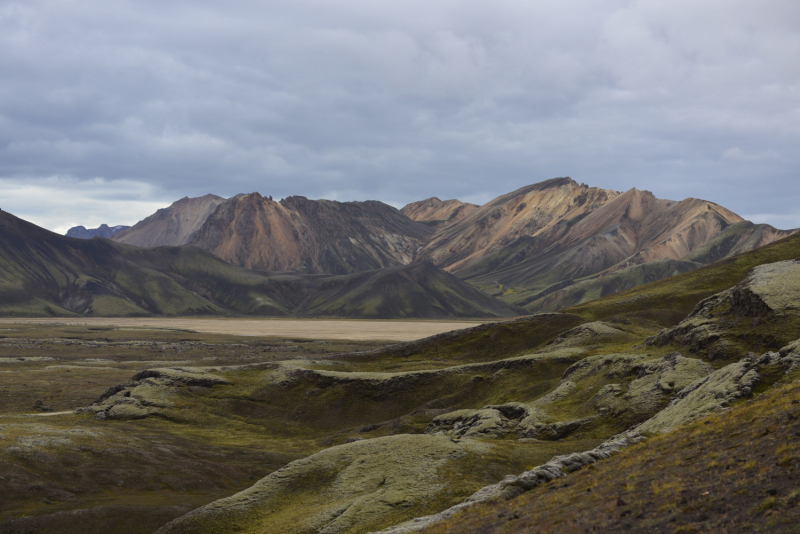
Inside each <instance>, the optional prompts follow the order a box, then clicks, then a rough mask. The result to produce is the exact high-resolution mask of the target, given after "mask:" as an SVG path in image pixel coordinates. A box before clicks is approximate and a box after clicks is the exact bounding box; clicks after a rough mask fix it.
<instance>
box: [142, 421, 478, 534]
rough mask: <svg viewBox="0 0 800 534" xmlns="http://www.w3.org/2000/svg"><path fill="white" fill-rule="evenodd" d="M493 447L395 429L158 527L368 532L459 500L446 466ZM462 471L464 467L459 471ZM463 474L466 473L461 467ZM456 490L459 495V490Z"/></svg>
mask: <svg viewBox="0 0 800 534" xmlns="http://www.w3.org/2000/svg"><path fill="white" fill-rule="evenodd" d="M490 449H491V446H489V445H485V444H481V443H478V442H471V441H468V440H466V441H461V442H458V443H456V442H454V441H452V440H450V439H448V438H446V437H444V436H414V435H399V436H388V437H385V438H378V439H372V440H368V441H357V442H354V443H349V444H346V445H339V446H337V447H331V448H329V449H326V450H324V451H322V452H319V453H317V454H315V455H313V456H310V457H308V458H305V459H303V460H297V461H295V462H292V463H290V464H289V465H287V466H286V467H284V468H282V469H280V470H278V471H276V472H274V473H272V474H271V475H269V476H267V477H266V478H264V479H262V480H260V481H259V482H258V483H257V484H255V485H254V486H253V487H251V488H249V489H247V490H245V491H242V492H240V493H237V494H236V495H233V496H231V497H228V498H227V499H222V500H219V501H216V502H214V503H211V504H209V505H206V506H204V507H202V508H200V509H198V510H195V511H194V512H192V513H190V514H187V515H186V516H184V517H181V518H180V519H177V520H175V521H172V522H171V523H169V524H168V525H166V526H164V527H163V528H161V529H159V530H158V531H157V532H158V533H159V534H179V533H193V534H202V533H212V532H213V533H217V532H226V533H230V534H235V533H241V534H250V533H253V534H255V533H259V534H268V533H273V532H274V533H281V534H283V533H311V532H324V533H326V534H336V533H339V532H368V531H370V530H375V529H376V528H381V527H385V526H388V525H390V524H392V523H393V522H394V521H397V520H398V519H399V518H403V517H404V516H406V513H404V512H405V510H407V509H408V508H410V507H415V508H416V509H417V510H419V511H421V512H422V511H424V510H426V509H427V510H431V509H435V508H436V506H437V505H438V506H441V505H443V504H446V503H447V502H448V501H449V502H451V503H454V502H457V501H456V499H458V496H460V497H461V498H463V497H464V496H465V495H464V491H463V488H464V487H467V486H474V482H473V481H471V480H469V478H468V477H461V478H460V479H459V483H460V484H461V485H462V488H459V489H458V490H457V491H455V492H454V491H452V488H450V483H452V482H454V481H452V480H448V479H447V477H446V476H444V475H445V471H446V468H447V467H451V470H452V467H453V466H451V465H448V464H456V465H458V464H464V465H465V466H466V464H467V463H468V462H469V457H470V456H472V457H475V456H478V457H480V455H481V454H483V453H486V452H488V451H489V450H490ZM465 471H466V470H465ZM467 475H469V472H468V471H467ZM458 494H461V495H458Z"/></svg>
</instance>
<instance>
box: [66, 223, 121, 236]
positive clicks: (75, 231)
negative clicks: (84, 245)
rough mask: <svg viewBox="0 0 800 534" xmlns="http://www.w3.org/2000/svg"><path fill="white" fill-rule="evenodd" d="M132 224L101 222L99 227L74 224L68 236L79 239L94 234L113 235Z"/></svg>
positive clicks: (68, 231)
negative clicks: (113, 224)
mask: <svg viewBox="0 0 800 534" xmlns="http://www.w3.org/2000/svg"><path fill="white" fill-rule="evenodd" d="M128 228H130V226H125V225H122V224H118V225H117V226H108V225H107V224H101V225H100V226H99V227H97V228H85V227H83V226H73V227H72V228H70V229H69V230H67V237H77V238H78V239H91V238H93V237H94V236H100V237H111V236H112V235H114V234H116V233H118V232H121V231H123V230H127V229H128Z"/></svg>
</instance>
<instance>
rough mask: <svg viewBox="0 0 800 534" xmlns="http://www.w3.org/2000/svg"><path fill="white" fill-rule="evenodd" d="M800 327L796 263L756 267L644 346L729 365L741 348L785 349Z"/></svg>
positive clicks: (798, 267) (799, 267) (799, 271)
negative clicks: (685, 352)
mask: <svg viewBox="0 0 800 534" xmlns="http://www.w3.org/2000/svg"><path fill="white" fill-rule="evenodd" d="M798 323H800V260H788V261H781V262H776V263H770V264H766V265H759V266H757V267H754V268H753V269H752V270H751V271H750V273H749V274H748V275H747V277H746V278H745V279H744V280H743V281H742V282H740V283H739V284H737V285H735V286H734V287H732V288H730V289H728V290H725V291H722V292H720V293H717V294H716V295H712V296H710V297H708V298H706V299H704V300H702V301H701V302H700V303H699V304H698V305H697V306H696V307H695V309H694V310H693V311H692V313H691V314H689V316H688V317H687V318H686V319H684V320H683V321H681V322H680V323H679V324H678V325H676V326H674V327H672V328H669V329H664V330H662V331H661V332H660V333H659V334H658V335H657V336H654V337H652V338H650V339H648V341H647V343H648V344H650V345H657V346H676V347H683V350H686V349H688V350H689V352H692V353H698V354H705V355H706V357H707V358H709V359H711V360H720V361H725V360H728V361H730V360H734V359H736V358H737V355H739V354H741V353H742V352H743V351H745V350H753V349H755V348H758V349H771V350H777V349H779V348H781V347H783V346H784V345H785V344H787V343H789V342H790V341H793V340H794V339H795V338H796V337H797V325H798Z"/></svg>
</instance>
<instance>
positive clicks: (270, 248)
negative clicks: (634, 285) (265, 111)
mask: <svg viewBox="0 0 800 534" xmlns="http://www.w3.org/2000/svg"><path fill="white" fill-rule="evenodd" d="M431 233H432V230H431V229H430V228H428V226H426V225H424V224H422V223H418V222H416V221H412V220H410V219H408V218H407V217H405V216H404V215H403V214H401V213H400V212H399V211H398V210H396V209H395V208H393V207H391V206H389V205H387V204H383V203H382V202H376V201H367V202H334V201H330V200H309V199H307V198H305V197H298V196H295V197H288V198H285V199H283V200H282V201H280V202H275V201H273V200H271V199H269V198H265V197H262V196H261V195H259V194H258V193H252V194H249V195H241V196H239V197H235V198H232V199H230V200H228V201H227V202H225V203H224V204H222V205H221V206H220V207H219V208H218V209H217V211H216V212H215V213H214V214H213V215H212V216H211V217H209V218H208V220H207V221H206V222H205V224H204V225H203V226H202V228H201V229H200V230H198V232H197V233H196V234H195V236H194V238H193V239H192V241H191V244H192V245H195V246H198V247H200V248H203V249H205V250H208V251H210V252H213V253H214V254H216V255H217V256H219V257H220V258H222V259H224V260H226V261H228V262H230V263H233V264H236V265H240V266H242V267H246V268H248V269H255V270H262V271H287V270H300V271H304V272H308V273H333V274H346V273H351V272H357V271H366V270H371V269H380V268H383V267H389V266H396V265H404V264H408V263H411V262H412V261H413V259H414V255H415V253H416V251H417V250H418V249H419V248H420V247H421V246H422V245H424V244H425V243H426V242H427V240H428V239H429V237H430V235H431Z"/></svg>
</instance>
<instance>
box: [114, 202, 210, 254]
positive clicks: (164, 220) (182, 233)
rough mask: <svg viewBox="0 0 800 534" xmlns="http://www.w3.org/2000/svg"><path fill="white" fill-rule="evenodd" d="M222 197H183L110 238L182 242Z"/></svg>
mask: <svg viewBox="0 0 800 534" xmlns="http://www.w3.org/2000/svg"><path fill="white" fill-rule="evenodd" d="M224 201H225V199H224V198H222V197H218V196H217V195H205V196H202V197H196V198H189V197H184V198H182V199H180V200H178V201H176V202H174V203H173V204H172V205H171V206H169V207H168V208H164V209H160V210H158V211H157V212H155V213H154V214H153V215H151V216H149V217H147V218H146V219H144V220H143V221H140V222H138V223H136V224H135V225H133V226H132V227H131V228H129V229H128V230H125V231H123V232H120V233H118V234H114V236H113V239H114V241H117V242H119V243H125V244H128V245H135V246H137V247H159V246H163V245H185V244H186V243H188V242H189V241H190V240H191V238H192V236H193V235H194V233H195V232H196V231H197V230H198V228H200V227H201V226H202V225H203V223H205V222H206V219H208V217H209V216H210V215H211V214H212V213H214V210H216V209H217V206H219V205H220V204H221V203H222V202H224ZM104 237H105V236H104Z"/></svg>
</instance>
